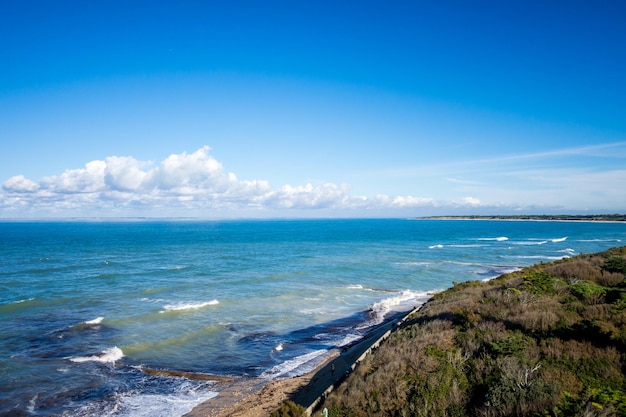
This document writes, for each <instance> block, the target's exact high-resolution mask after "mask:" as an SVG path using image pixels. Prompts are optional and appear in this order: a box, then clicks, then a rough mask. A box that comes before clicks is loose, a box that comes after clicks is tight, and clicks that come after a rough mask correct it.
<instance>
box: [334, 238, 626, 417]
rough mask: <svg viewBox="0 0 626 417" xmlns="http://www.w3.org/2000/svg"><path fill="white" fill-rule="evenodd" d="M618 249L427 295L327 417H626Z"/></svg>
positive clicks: (625, 291)
mask: <svg viewBox="0 0 626 417" xmlns="http://www.w3.org/2000/svg"><path fill="white" fill-rule="evenodd" d="M625 269H626V247H621V248H614V249H611V250H609V251H607V252H603V253H599V254H593V255H580V256H577V257H575V258H571V259H565V260H562V261H558V262H554V263H550V264H540V265H535V266H533V267H530V268H526V269H524V270H522V271H518V272H515V273H512V274H507V275H504V276H502V277H500V278H498V279H495V280H492V281H490V282H488V283H481V282H467V283H463V284H457V285H455V286H454V287H453V288H451V289H449V290H447V291H445V292H443V293H440V294H437V296H436V297H434V298H433V299H432V300H430V301H429V302H428V303H427V304H426V305H424V307H423V308H422V309H421V310H420V311H419V312H417V313H416V314H415V315H414V316H412V317H411V319H410V320H409V321H407V323H406V324H405V325H403V326H402V328H400V329H399V330H397V331H396V332H394V334H393V335H392V336H391V337H390V338H389V340H388V341H387V342H386V343H385V344H383V345H382V346H381V347H380V348H379V349H378V350H377V351H376V352H375V353H374V354H373V355H370V356H368V358H367V359H366V360H365V361H363V362H362V363H361V365H359V366H358V367H357V369H356V370H355V371H354V372H353V373H352V374H351V375H350V376H349V377H348V378H347V380H346V381H345V382H344V383H343V384H341V386H340V387H339V388H338V389H337V390H336V391H335V392H334V393H333V394H331V395H330V396H329V397H328V398H327V399H326V401H325V404H324V405H323V406H324V407H327V408H328V410H329V416H374V415H376V416H405V415H406V416H430V417H432V416H514V415H518V416H530V415H550V416H576V415H579V416H591V415H598V416H604V415H626V283H625V281H624V272H625Z"/></svg>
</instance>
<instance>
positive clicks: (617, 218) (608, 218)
mask: <svg viewBox="0 0 626 417" xmlns="http://www.w3.org/2000/svg"><path fill="white" fill-rule="evenodd" d="M417 219H427V220H428V219H431V220H545V221H548V220H553V221H555V220H560V221H597V222H624V221H626V214H584V215H575V214H527V215H519V214H516V215H502V216H499V215H498V216H485V215H476V216H428V217H418V218H417Z"/></svg>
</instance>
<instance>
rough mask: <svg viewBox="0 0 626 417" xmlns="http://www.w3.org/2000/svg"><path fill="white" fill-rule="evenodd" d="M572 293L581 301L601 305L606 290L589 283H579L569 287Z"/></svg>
mask: <svg viewBox="0 0 626 417" xmlns="http://www.w3.org/2000/svg"><path fill="white" fill-rule="evenodd" d="M569 290H570V292H571V293H572V294H573V295H574V296H576V297H577V298H578V299H579V300H581V301H585V302H587V303H590V304H597V303H599V302H600V301H601V300H602V299H603V298H604V295H605V294H606V288H604V287H601V286H599V285H594V284H591V283H588V282H578V283H576V284H572V285H570V286H569Z"/></svg>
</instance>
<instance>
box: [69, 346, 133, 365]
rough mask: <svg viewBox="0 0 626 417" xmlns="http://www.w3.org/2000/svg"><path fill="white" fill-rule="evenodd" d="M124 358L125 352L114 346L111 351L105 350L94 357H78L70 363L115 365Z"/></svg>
mask: <svg viewBox="0 0 626 417" xmlns="http://www.w3.org/2000/svg"><path fill="white" fill-rule="evenodd" d="M123 357H124V352H122V349H120V348H118V347H117V346H114V347H112V348H110V349H105V350H103V351H102V352H100V353H97V354H95V355H93V356H77V357H75V358H69V360H70V361H72V362H79V363H80V362H89V361H95V362H103V363H115V362H117V361H118V360H120V359H122V358H123Z"/></svg>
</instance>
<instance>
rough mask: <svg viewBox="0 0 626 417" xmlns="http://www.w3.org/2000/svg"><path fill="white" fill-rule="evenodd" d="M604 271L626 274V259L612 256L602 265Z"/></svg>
mask: <svg viewBox="0 0 626 417" xmlns="http://www.w3.org/2000/svg"><path fill="white" fill-rule="evenodd" d="M604 270H605V271H609V272H620V273H622V274H626V259H625V258H623V257H621V256H613V257H611V258H609V259H607V260H606V262H605V263H604Z"/></svg>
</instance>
